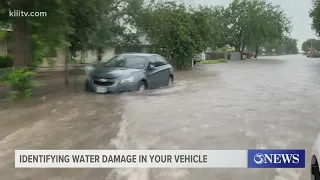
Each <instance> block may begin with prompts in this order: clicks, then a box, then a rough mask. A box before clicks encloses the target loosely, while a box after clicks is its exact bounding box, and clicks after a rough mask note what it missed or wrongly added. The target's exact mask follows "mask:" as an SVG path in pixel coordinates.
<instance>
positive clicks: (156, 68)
mask: <svg viewBox="0 0 320 180" xmlns="http://www.w3.org/2000/svg"><path fill="white" fill-rule="evenodd" d="M86 70H87V72H88V73H87V79H86V82H85V90H86V91H90V92H97V93H108V92H110V93H119V92H126V91H144V90H147V89H155V88H159V87H163V86H168V85H171V84H172V83H173V80H174V70H173V67H172V66H171V65H170V64H169V63H167V61H166V60H165V58H164V57H162V56H160V55H158V54H146V53H127V54H120V55H118V56H115V57H113V58H112V59H110V60H109V61H107V62H104V63H100V64H99V65H98V66H97V67H96V68H94V69H91V71H90V68H88V67H87V68H86Z"/></svg>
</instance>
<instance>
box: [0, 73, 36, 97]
mask: <svg viewBox="0 0 320 180" xmlns="http://www.w3.org/2000/svg"><path fill="white" fill-rule="evenodd" d="M35 75H36V73H35V72H34V71H30V70H29V69H27V68H22V69H12V71H10V72H9V73H8V77H7V80H6V81H5V82H6V85H8V86H10V88H11V91H10V92H9V99H10V100H15V99H23V98H30V97H31V96H32V89H33V87H34V85H35V83H34V81H33V78H34V76H35Z"/></svg>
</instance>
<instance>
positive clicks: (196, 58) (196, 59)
mask: <svg viewBox="0 0 320 180" xmlns="http://www.w3.org/2000/svg"><path fill="white" fill-rule="evenodd" d="M205 59H206V54H205V53H204V52H202V53H199V54H197V55H195V56H194V58H193V65H195V64H196V63H197V62H201V61H203V60H205Z"/></svg>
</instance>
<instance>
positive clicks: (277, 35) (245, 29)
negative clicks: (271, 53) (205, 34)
mask: <svg viewBox="0 0 320 180" xmlns="http://www.w3.org/2000/svg"><path fill="white" fill-rule="evenodd" d="M224 17H225V20H226V21H225V23H224V26H225V29H226V31H225V32H226V33H225V37H226V43H227V44H229V45H231V46H234V47H235V48H236V51H243V50H244V48H245V47H248V46H249V47H250V46H251V47H252V46H254V47H255V49H256V51H258V49H259V46H260V45H261V44H263V43H265V42H267V41H270V42H271V41H275V40H276V39H281V38H283V37H284V36H285V34H287V33H289V31H290V21H289V19H288V18H287V16H286V15H285V14H284V12H283V10H282V9H281V8H280V7H279V6H275V5H273V4H272V3H267V2H266V1H264V0H233V1H232V2H231V3H230V5H229V6H228V7H227V8H226V9H225V11H224ZM256 54H257V53H256Z"/></svg>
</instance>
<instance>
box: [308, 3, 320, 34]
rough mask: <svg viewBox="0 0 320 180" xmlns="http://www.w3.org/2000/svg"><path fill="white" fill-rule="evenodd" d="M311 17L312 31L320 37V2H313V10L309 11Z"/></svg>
mask: <svg viewBox="0 0 320 180" xmlns="http://www.w3.org/2000/svg"><path fill="white" fill-rule="evenodd" d="M309 16H310V17H311V19H312V25H311V27H312V29H313V30H314V31H315V32H316V34H317V36H320V1H319V0H313V1H312V8H311V10H310V11H309Z"/></svg>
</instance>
